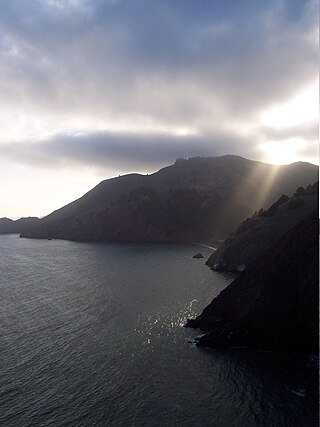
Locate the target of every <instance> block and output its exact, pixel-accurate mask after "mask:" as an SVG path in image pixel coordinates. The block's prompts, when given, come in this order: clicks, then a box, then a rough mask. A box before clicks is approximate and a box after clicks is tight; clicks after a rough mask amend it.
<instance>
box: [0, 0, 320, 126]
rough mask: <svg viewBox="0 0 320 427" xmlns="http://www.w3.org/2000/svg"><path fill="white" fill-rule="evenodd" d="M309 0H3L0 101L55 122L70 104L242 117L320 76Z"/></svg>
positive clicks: (186, 116) (165, 116)
mask: <svg viewBox="0 0 320 427" xmlns="http://www.w3.org/2000/svg"><path fill="white" fill-rule="evenodd" d="M316 6H317V4H316V2H315V1H306V2H298V1H292V0H290V1H289V0H286V1H280V0H272V1H269V2H256V1H249V0H247V1H243V2H237V1H234V2H229V3H228V4H226V3H225V2H221V1H217V2H212V1H207V0H205V1H203V2H201V7H200V6H199V2H198V1H195V0H185V1H182V0H176V1H174V2H172V1H170V0H163V1H161V2H150V1H146V0H139V1H135V2H132V1H131V0H130V1H129V0H118V1H105V0H104V1H102V0H100V1H98V0H96V1H85V0H82V1H81V0H78V1H71V0H70V1H64V2H62V1H57V0H55V1H53V0H51V1H40V0H34V1H31V2H28V4H26V2H24V1H21V0H20V1H19V0H10V1H9V0H3V1H2V2H1V4H0V17H1V18H0V19H1V21H0V24H1V28H2V31H1V36H2V39H3V43H2V45H1V65H0V72H1V75H2V76H4V77H5V78H4V79H2V84H0V94H1V99H2V100H3V101H2V108H5V106H6V107H7V108H10V107H11V108H12V109H16V108H18V109H19V108H20V109H22V110H23V112H24V114H25V112H26V111H28V112H29V114H30V116H32V114H33V115H35V116H37V115H39V114H44V115H45V114H53V115H55V116H56V117H57V127H59V126H60V127H61V128H63V126H64V121H65V120H67V118H70V116H75V115H78V116H81V117H93V118H96V119H98V118H99V119H100V120H103V118H104V119H105V120H106V123H107V124H108V123H110V122H113V121H118V122H119V123H121V124H122V126H124V127H125V125H126V124H128V125H129V124H130V125H132V123H135V122H137V121H138V122H139V121H141V120H142V118H143V121H144V122H148V123H150V124H151V125H153V126H156V125H157V126H182V125H185V123H186V122H187V123H188V125H189V126H190V127H192V128H194V129H196V130H201V128H202V126H206V127H207V128H211V129H212V130H217V128H219V127H221V124H225V125H226V123H229V126H231V125H232V121H233V119H237V120H240V119H241V120H250V117H251V116H252V114H254V113H255V112H256V111H258V110H261V109H264V108H266V107H267V106H268V105H270V104H272V103H273V102H275V100H277V101H279V102H280V101H281V100H284V99H286V98H287V97H289V96H290V95H291V94H292V93H293V92H294V91H295V90H297V88H299V87H301V86H303V85H304V84H305V82H306V81H310V80H312V79H315V78H316V73H317V43H316V38H315V37H313V35H314V31H315V29H316V28H317V20H316V17H315V16H316V13H314V9H315V7H316ZM0 107H1V106H0ZM30 120H31V119H30Z"/></svg>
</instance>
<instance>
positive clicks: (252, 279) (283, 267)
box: [186, 211, 319, 352]
mask: <svg viewBox="0 0 320 427" xmlns="http://www.w3.org/2000/svg"><path fill="white" fill-rule="evenodd" d="M317 213H318V211H315V212H314V213H313V214H312V215H310V216H309V217H308V218H307V219H306V220H304V221H302V222H301V223H299V224H298V225H296V226H295V227H294V228H293V229H292V230H290V231H289V232H287V233H286V234H285V235H284V236H282V237H281V238H280V239H279V240H277V241H276V242H275V243H274V244H273V245H272V246H271V247H270V248H269V249H268V250H266V251H265V252H264V253H263V254H261V255H260V256H259V257H257V258H256V259H255V260H254V261H252V262H251V263H250V264H249V265H248V267H247V269H246V270H245V271H244V272H243V273H241V274H240V276H239V277H238V278H236V279H235V280H234V281H233V282H232V283H231V284H230V285H229V286H228V287H227V288H226V289H224V290H223V291H222V292H221V293H220V294H219V295H218V297H217V298H215V299H214V300H213V301H212V302H211V303H210V304H209V305H208V306H207V307H206V308H205V309H204V310H203V312H202V314H201V315H200V316H198V317H197V318H196V319H194V320H189V321H188V322H187V324H186V326H189V327H194V328H200V329H202V330H203V331H205V332H206V334H205V335H204V336H202V337H201V338H200V339H199V340H198V343H197V345H199V346H208V347H233V346H249V347H255V348H263V349H277V350H286V351H302V352H309V351H315V352H318V337H319V316H318V300H319V299H318V298H319V290H318V286H319V282H318V278H319V255H318V250H319V246H318V244H319V243H318V242H319V240H318V238H319V219H318V215H317Z"/></svg>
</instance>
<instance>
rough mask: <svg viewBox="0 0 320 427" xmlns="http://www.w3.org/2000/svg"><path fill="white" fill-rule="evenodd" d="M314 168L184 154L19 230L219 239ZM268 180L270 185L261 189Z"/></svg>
mask: <svg viewBox="0 0 320 427" xmlns="http://www.w3.org/2000/svg"><path fill="white" fill-rule="evenodd" d="M317 173H318V168H317V167H316V166H314V165H310V164H308V163H296V164H292V165H287V166H281V167H276V166H273V165H268V164H265V163H261V162H254V161H250V160H246V159H243V158H241V157H237V156H222V157H214V158H193V159H189V160H179V161H177V162H176V163H175V164H174V165H172V166H169V167H166V168H163V169H161V170H160V171H159V172H157V173H154V174H152V175H148V176H143V175H137V174H132V175H125V176H122V177H118V178H113V179H110V180H106V181H103V182H101V183H100V184H99V185H98V186H97V187H95V188H94V189H93V190H91V191H89V193H87V194H86V195H84V196H83V197H82V198H80V199H78V200H76V201H74V202H73V203H70V204H69V205H67V206H65V207H63V208H61V209H59V210H57V211H55V212H53V213H52V214H50V215H48V216H47V217H45V218H43V219H41V221H40V223H39V224H38V225H37V226H35V227H33V228H30V229H29V230H26V231H25V232H23V233H22V236H23V237H36V238H48V237H51V238H62V239H70V240H104V241H123V242H128V241H140V242H141V241H145V242H203V243H215V244H216V243H217V241H219V240H221V239H225V237H226V236H227V235H228V234H229V233H230V232H231V231H233V230H234V227H235V225H236V224H238V223H239V222H241V221H242V220H243V219H245V218H246V217H247V216H248V215H251V214H252V213H253V212H254V210H256V209H258V208H259V207H261V206H267V205H268V204H269V203H271V201H272V200H273V199H274V198H276V197H279V196H280V195H281V194H282V193H283V192H289V193H290V192H293V191H294V189H295V188H297V187H298V186H300V185H306V184H307V183H309V182H312V181H315V180H316V178H317ZM270 179H272V180H273V185H272V186H270V188H268V190H269V191H261V189H262V188H264V186H265V183H266V181H268V180H269V181H270Z"/></svg>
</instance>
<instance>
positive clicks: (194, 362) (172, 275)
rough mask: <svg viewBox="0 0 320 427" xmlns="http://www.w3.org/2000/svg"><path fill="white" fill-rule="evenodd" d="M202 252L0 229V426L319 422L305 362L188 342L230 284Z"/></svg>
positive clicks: (222, 426)
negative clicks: (188, 325) (191, 320)
mask: <svg viewBox="0 0 320 427" xmlns="http://www.w3.org/2000/svg"><path fill="white" fill-rule="evenodd" d="M199 250H200V251H202V252H203V254H204V256H205V257H207V256H208V255H210V250H209V249H206V248H199V247H196V246H191V245H190V246H184V245H170V246H168V245H149V244H144V245H142V244H141V245H138V244H136V245H124V244H94V243H73V242H67V241H59V240H51V241H47V240H31V239H19V237H18V236H17V235H8V236H0V304H1V312H0V364H1V365H0V371H1V372H0V425H1V426H5V427H11V426H15V427H16V426H17V427H23V426H30V427H31V426H32V427H34V426H72V427H78V426H89V427H91V426H92V427H93V426H138V427H140V426H147V427H152V426H217V427H237V426H241V427H242V426H243V427H251V426H252V427H256V426H267V427H273V426H274V427H276V426H288V427H291V426H298V427H301V426H308V427H309V426H316V425H318V420H317V402H316V399H315V396H314V394H313V391H312V389H311V388H310V385H309V382H308V375H309V371H308V370H307V372H305V371H304V370H303V368H302V366H301V363H300V361H297V360H295V359H294V358H293V357H292V356H280V355H276V354H273V353H261V352H260V353H259V352H249V351H246V350H240V349H238V350H237V349H234V350H224V351H222V350H206V349H197V348H195V347H194V346H193V345H192V344H191V343H190V342H189V341H190V340H192V338H194V337H195V336H196V335H197V334H199V333H200V332H197V331H194V330H191V329H185V328H183V327H182V324H183V323H184V321H185V319H186V318H187V317H192V316H194V315H195V314H196V313H200V312H201V310H202V309H203V308H204V306H205V305H206V304H207V303H208V302H209V301H210V300H211V299H212V298H213V297H214V296H215V295H217V294H218V293H219V292H220V290H221V289H223V288H224V287H225V286H226V285H227V284H228V283H229V282H230V281H231V278H230V277H229V276H226V275H221V274H218V273H214V272H212V271H211V270H210V269H209V268H208V267H206V266H204V260H201V259H200V260H199V259H192V255H194V254H195V253H196V252H198V251H199ZM299 389H305V391H303V392H301V390H300V391H299Z"/></svg>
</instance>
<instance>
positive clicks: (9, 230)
mask: <svg viewBox="0 0 320 427" xmlns="http://www.w3.org/2000/svg"><path fill="white" fill-rule="evenodd" d="M39 221H40V220H39V218H36V217H28V218H20V219H17V220H16V221H13V220H12V219H9V218H0V234H13V233H18V234H20V233H24V232H26V230H29V229H30V228H32V227H35V226H36V225H37V224H38V222H39Z"/></svg>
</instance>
